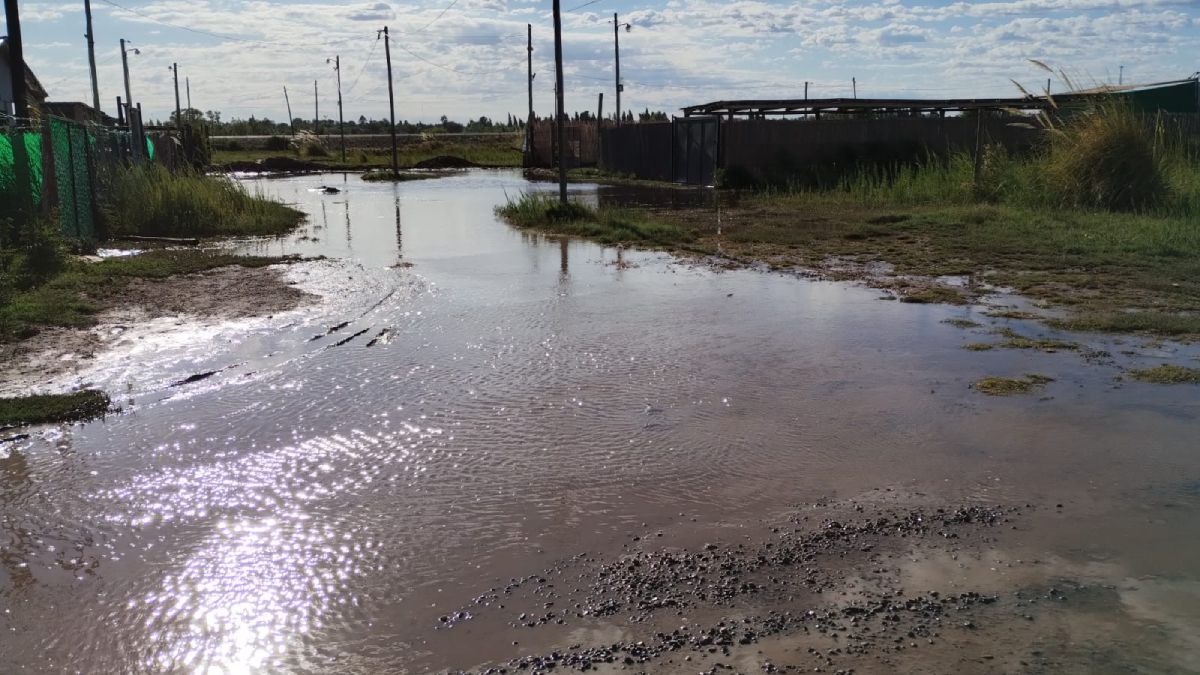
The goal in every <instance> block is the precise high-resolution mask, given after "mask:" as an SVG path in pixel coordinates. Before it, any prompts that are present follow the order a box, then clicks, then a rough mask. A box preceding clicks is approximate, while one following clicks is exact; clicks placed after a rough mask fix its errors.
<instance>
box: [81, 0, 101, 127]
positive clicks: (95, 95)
mask: <svg viewBox="0 0 1200 675" xmlns="http://www.w3.org/2000/svg"><path fill="white" fill-rule="evenodd" d="M83 14H84V19H85V21H86V22H87V35H85V36H84V37H86V38H87V49H88V68H89V70H91V73H92V106H93V107H94V108H95V109H96V120H95V121H96V122H99V121H100V119H101V117H100V85H99V84H98V83H97V81H96V41H95V40H94V39H93V36H92V0H83Z"/></svg>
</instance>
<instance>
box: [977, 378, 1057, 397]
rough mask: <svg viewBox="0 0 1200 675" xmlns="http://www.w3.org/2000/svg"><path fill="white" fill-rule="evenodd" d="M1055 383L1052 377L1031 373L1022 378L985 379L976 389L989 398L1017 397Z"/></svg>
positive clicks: (980, 381) (979, 382) (978, 383)
mask: <svg viewBox="0 0 1200 675" xmlns="http://www.w3.org/2000/svg"><path fill="white" fill-rule="evenodd" d="M1053 381H1054V378H1052V377H1047V376H1045V375H1039V374H1037V373H1031V374H1028V375H1026V376H1025V377H1022V378H1010V377H985V378H983V379H982V380H979V381H978V382H976V383H975V384H974V387H975V389H976V390H977V391H979V392H981V393H984V394H987V395H989V396H1015V395H1018V394H1028V393H1029V392H1031V391H1033V390H1034V389H1036V388H1038V387H1041V386H1043V385H1045V384H1048V383H1050V382H1053Z"/></svg>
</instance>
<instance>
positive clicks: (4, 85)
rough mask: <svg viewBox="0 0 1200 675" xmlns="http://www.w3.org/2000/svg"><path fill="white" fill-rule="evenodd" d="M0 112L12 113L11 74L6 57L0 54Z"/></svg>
mask: <svg viewBox="0 0 1200 675" xmlns="http://www.w3.org/2000/svg"><path fill="white" fill-rule="evenodd" d="M0 113H4V114H5V115H11V114H12V113H13V93H12V75H11V73H10V72H9V68H8V58H7V57H5V56H2V55H0Z"/></svg>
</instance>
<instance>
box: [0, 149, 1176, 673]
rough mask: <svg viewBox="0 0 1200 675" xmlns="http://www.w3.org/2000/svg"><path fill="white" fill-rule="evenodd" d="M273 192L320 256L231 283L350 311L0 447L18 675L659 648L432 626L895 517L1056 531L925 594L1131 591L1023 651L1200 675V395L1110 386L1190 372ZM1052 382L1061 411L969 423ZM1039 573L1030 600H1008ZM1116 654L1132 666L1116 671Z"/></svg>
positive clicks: (168, 349) (1069, 619)
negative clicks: (598, 577)
mask: <svg viewBox="0 0 1200 675" xmlns="http://www.w3.org/2000/svg"><path fill="white" fill-rule="evenodd" d="M248 182H249V183H250V184H251V185H252V186H253V187H254V188H256V189H262V190H264V191H266V192H268V193H271V194H275V195H278V196H280V197H281V198H283V199H285V200H287V201H291V202H295V203H297V204H299V205H300V207H301V208H303V209H305V210H306V211H307V212H308V213H309V214H310V222H309V225H308V226H307V227H306V228H305V229H304V231H302V232H300V233H298V234H297V235H295V236H292V237H288V238H284V239H279V240H270V241H260V242H251V243H248V244H244V245H242V246H241V248H242V249H243V250H246V251H248V252H253V253H262V254H281V253H300V254H304V255H313V256H315V255H323V256H325V257H326V259H325V260H323V261H320V262H315V263H306V264H302V265H296V266H293V267H292V268H290V269H289V270H288V271H287V274H289V275H290V278H292V279H293V280H295V281H296V283H297V284H299V285H300V286H301V287H302V288H305V289H307V290H312V291H313V292H317V293H321V294H324V295H325V296H326V300H325V301H324V302H323V303H322V304H320V305H319V306H317V307H315V308H305V309H301V310H298V311H295V312H288V313H285V314H281V315H278V316H274V317H268V318H262V319H256V320H247V321H242V322H231V323H230V324H228V325H224V326H220V327H196V328H195V329H194V330H190V331H188V330H185V331H183V332H180V331H175V332H174V333H169V334H165V335H160V334H158V333H154V334H153V335H152V336H151V337H150V338H148V340H149V341H141V343H140V344H133V345H130V346H127V347H125V348H124V350H123V351H118V352H116V355H115V356H113V357H112V358H109V359H107V360H106V359H104V358H101V359H100V360H99V361H98V363H97V366H96V368H95V369H94V370H93V371H91V372H89V373H88V375H87V379H88V380H89V381H90V382H92V383H94V384H97V385H99V386H101V387H102V388H104V389H105V390H106V391H109V392H110V393H111V394H112V395H113V398H114V401H116V402H117V403H118V404H119V405H120V406H121V407H122V408H123V412H122V413H121V414H116V415H112V416H109V417H108V418H107V419H105V420H103V421H97V422H94V423H90V424H85V425H74V426H64V427H55V428H43V429H38V430H34V431H33V432H32V434H31V437H30V438H28V439H23V440H14V441H9V442H6V443H4V444H2V445H0V659H2V662H3V665H2V666H0V670H3V671H4V672H24V671H30V672H89V673H96V672H223V673H235V672H264V671H270V672H312V673H324V672H354V673H357V672H397V673H421V672H430V671H439V670H456V669H474V668H480V667H484V666H488V665H495V664H503V663H504V662H506V661H508V660H509V659H511V658H514V657H516V656H519V655H521V654H525V653H530V652H531V651H533V650H538V651H539V652H540V651H549V650H550V649H554V648H558V647H566V646H568V645H567V643H568V642H572V643H574V642H586V641H587V640H589V639H595V640H608V641H611V639H610V638H609V637H606V636H609V635H611V631H613V630H616V631H618V632H619V633H621V634H629V632H630V631H632V634H633V635H634V637H635V638H636V635H637V633H636V630H635V629H633V628H631V627H630V626H627V625H624V624H623V623H622V622H621V621H620V617H611V618H610V619H609V620H608V621H607V622H605V621H603V620H600V619H596V620H595V621H593V622H592V623H585V624H584V625H583V626H582V627H580V626H575V628H577V629H579V630H576V631H575V632H569V633H568V632H560V633H551V634H550V635H547V636H542V637H539V636H538V635H539V634H535V633H533V632H529V631H528V629H517V628H513V627H511V626H509V625H508V624H507V623H505V622H504V621H503V620H501V621H490V622H489V621H488V620H487V619H486V617H480V619H479V621H470V620H468V621H465V622H463V623H461V624H459V625H457V626H454V627H453V628H442V627H441V626H440V625H439V624H440V619H439V617H442V616H445V615H446V614H448V613H452V612H455V611H457V610H459V609H460V608H461V607H464V606H467V605H469V604H470V603H471V601H472V599H473V598H475V597H476V596H478V595H480V594H481V593H484V592H485V591H487V590H488V589H489V588H491V587H495V586H497V585H498V584H499V585H503V584H504V582H505V580H508V579H510V578H516V577H522V576H524V575H530V574H536V573H539V571H540V570H543V569H546V568H548V567H550V566H552V565H554V564H555V563H556V562H557V561H560V560H563V559H565V558H569V557H571V556H574V555H576V554H579V553H582V552H589V553H591V554H593V555H596V556H600V557H605V556H608V557H611V558H614V559H615V558H617V557H619V556H620V555H621V553H622V551H623V547H624V546H626V545H628V544H629V542H630V541H631V536H635V535H641V536H647V535H648V533H655V532H661V531H666V532H668V533H671V534H670V536H672V537H675V538H676V539H678V540H680V541H689V540H690V541H696V542H704V541H708V540H723V541H737V540H738V539H739V538H740V537H742V536H743V533H745V532H749V531H751V530H753V529H754V528H756V527H759V526H760V525H762V524H763V523H765V522H769V521H770V520H771V519H772V518H774V517H775V516H776V515H777V514H779V513H781V512H782V511H784V510H785V509H788V508H790V507H793V506H795V505H797V504H804V503H812V502H818V501H822V500H839V499H861V498H864V495H870V494H876V493H879V492H881V491H882V492H888V491H890V492H891V493H892V494H896V495H913V499H920V500H924V501H925V502H930V501H932V502H934V503H937V504H941V505H947V506H956V505H961V504H976V503H978V504H1005V505H1020V506H1024V505H1030V507H1031V508H1030V511H1029V513H1028V514H1027V515H1026V516H1025V517H1024V518H1025V519H1024V520H1023V521H1022V522H1021V524H1020V527H1019V531H1015V532H1012V533H1010V534H1006V535H1004V536H1005V537H1007V538H1000V537H1001V535H999V534H997V541H995V542H994V543H992V544H991V545H990V547H989V548H988V549H987V550H986V551H982V552H980V553H979V554H978V555H977V556H975V557H974V558H972V560H974V564H970V561H969V560H968V557H967V556H964V557H963V558H962V559H959V557H958V556H953V557H950V556H945V557H938V556H937V555H928V556H914V557H911V558H909V559H908V561H907V562H906V563H905V564H904V566H903V569H902V576H903V578H904V579H907V580H908V582H909V583H910V584H912V585H916V586H919V587H929V588H935V587H937V586H938V585H939V584H951V585H955V586H958V587H974V586H978V587H979V588H980V591H981V592H986V591H987V590H988V589H991V590H992V591H993V592H1008V591H1010V590H1012V589H1014V588H1018V587H1020V586H1021V585H1022V584H1033V583H1036V580H1046V579H1058V578H1070V579H1074V580H1076V581H1078V582H1079V583H1085V584H1090V585H1091V586H1090V587H1094V588H1104V589H1109V590H1110V591H1111V593H1112V594H1114V597H1116V598H1117V599H1116V600H1114V601H1113V602H1112V603H1111V604H1110V605H1106V606H1105V608H1104V609H1103V611H1099V610H1096V609H1095V608H1094V607H1092V608H1090V609H1088V610H1087V611H1083V610H1081V611H1079V612H1077V613H1071V612H1065V613H1064V611H1062V610H1056V611H1057V612H1058V613H1057V614H1055V615H1054V616H1052V617H1047V618H1046V619H1045V622H1039V623H1038V624H1037V627H1038V628H1037V631H1041V632H1040V634H1038V635H1032V634H1031V629H1028V628H1025V629H1021V630H1017V629H1016V628H1014V629H1012V630H1010V631H1008V632H1005V633H1003V635H1004V636H1007V637H1006V638H1005V639H1008V640H1009V641H1010V642H1011V646H1012V649H1014V650H1016V651H1020V650H1021V649H1025V648H1028V645H1029V644H1032V643H1033V641H1039V642H1038V644H1039V650H1040V652H1042V653H1050V654H1058V658H1059V660H1058V661H1057V663H1058V664H1059V665H1060V666H1062V667H1061V668H1052V669H1050V670H1051V671H1054V670H1070V669H1071V668H1070V667H1068V666H1072V665H1074V666H1078V668H1080V669H1081V672H1083V671H1087V670H1092V669H1093V668H1092V666H1096V665H1097V664H1101V666H1102V667H1097V668H1095V669H1097V670H1104V669H1105V667H1109V666H1111V667H1112V668H1113V669H1114V670H1117V671H1121V672H1129V671H1143V672H1187V671H1188V670H1194V669H1200V642H1198V641H1197V640H1196V638H1195V636H1196V635H1200V616H1198V615H1197V611H1196V607H1197V606H1200V602H1198V600H1200V517H1198V516H1200V433H1198V432H1200V424H1198V422H1197V417H1198V415H1200V395H1198V394H1200V392H1198V391H1197V388H1196V387H1186V386H1185V387H1164V386H1154V385H1148V384H1139V383H1134V382H1130V381H1119V380H1118V379H1116V377H1117V376H1118V375H1119V374H1120V372H1121V369H1122V368H1124V367H1127V366H1130V365H1139V366H1146V365H1157V364H1158V363H1163V362H1170V363H1181V364H1186V363H1188V362H1194V359H1195V358H1196V355H1197V353H1198V352H1197V351H1196V350H1195V349H1193V348H1189V347H1184V346H1178V345H1172V344H1170V343H1167V344H1144V342H1145V341H1143V340H1137V339H1126V340H1114V339H1112V338H1101V337H1097V336H1073V337H1074V338H1075V339H1077V340H1081V341H1083V342H1084V343H1085V344H1086V347H1087V349H1086V350H1085V352H1086V354H1080V353H1074V352H1059V353H1054V354H1047V353H1040V352H1030V351H1019V350H993V351H991V352H983V353H976V352H969V351H966V350H963V349H962V348H961V347H962V345H963V344H965V343H966V342H972V341H979V340H987V339H988V337H987V335H986V331H987V329H989V328H992V327H995V326H1009V327H1012V328H1014V329H1017V330H1019V331H1021V332H1023V333H1027V334H1030V335H1034V334H1041V333H1044V332H1045V329H1043V328H1040V327H1038V326H1036V325H1032V324H1027V323H1023V322H1019V321H1007V320H997V319H990V318H988V317H985V316H983V315H982V314H981V310H980V308H956V307H948V306H926V305H908V304H900V303H896V302H884V301H882V300H880V299H879V293H878V292H876V291H872V290H871V289H868V288H864V287H861V286H856V285H853V284H845V283H832V282H824V281H816V280H811V279H804V278H796V277H793V276H789V275H783V274H770V273H763V272H758V271H752V270H738V271H719V270H715V269H712V268H711V267H709V266H706V265H703V264H697V263H693V262H689V261H682V260H677V259H673V258H671V257H670V256H667V255H665V254H659V253H650V252H639V251H632V250H624V251H621V250H617V249H613V248H602V247H600V246H597V245H594V244H590V243H587V242H583V241H577V240H570V241H567V240H560V239H557V238H553V237H543V236H538V235H534V234H528V233H523V232H519V231H516V230H514V229H512V228H510V227H507V226H505V225H504V224H502V223H500V222H498V221H497V220H496V218H495V217H494V215H493V212H492V210H493V207H494V206H495V205H496V204H497V203H501V202H503V200H504V199H505V195H506V194H507V195H516V194H518V193H519V192H521V191H522V190H529V189H552V187H553V186H537V185H531V184H528V183H526V182H525V181H524V180H523V179H521V178H520V176H519V174H517V173H514V172H503V171H499V172H497V171H475V172H470V173H467V174H464V175H461V176H456V177H452V178H444V179H437V180H430V181H421V182H410V183H402V184H398V185H383V184H368V183H363V182H361V181H360V180H358V179H357V177H355V176H353V175H351V176H346V177H343V176H329V175H327V176H308V177H297V178H287V179H258V180H251V181H248ZM322 185H334V186H336V187H338V188H340V189H341V190H342V192H341V193H340V194H324V193H322V192H319V191H317V190H316V188H318V187H319V186H322ZM573 189H574V190H575V191H577V192H579V193H581V194H583V195H584V196H585V197H586V198H589V199H590V198H593V197H592V195H594V194H595V193H596V188H595V187H594V186H579V187H576V188H573ZM616 192H618V193H619V191H616ZM607 196H611V197H612V198H614V199H620V198H621V197H620V194H615V195H606V197H607ZM949 318H972V319H975V320H977V321H979V322H980V323H981V324H984V327H983V328H979V329H973V330H962V329H959V328H956V327H953V326H950V325H947V324H946V323H943V321H944V320H946V319H949ZM154 336H158V337H154ZM1101 352H1103V353H1101ZM213 371H216V373H215V374H214V375H211V376H209V377H205V378H203V379H199V380H196V381H194V382H184V381H185V380H186V378H188V376H190V375H193V374H197V373H210V372H213ZM1034 372H1036V373H1042V374H1045V375H1049V376H1051V377H1053V378H1055V381H1054V382H1052V383H1050V384H1048V385H1047V386H1046V387H1045V389H1044V390H1042V391H1041V392H1040V393H1039V394H1035V395H1032V396H1021V397H1013V398H991V397H987V396H983V395H981V394H979V393H977V392H975V391H973V390H971V389H970V388H969V385H970V384H971V383H972V382H973V381H975V380H977V379H979V378H981V377H984V376H989V375H1005V376H1019V375H1021V374H1024V373H1034ZM181 382H184V383H183V384H180V383H181ZM898 499H900V498H898ZM1060 505H1061V506H1060ZM1018 559H1021V560H1036V561H1037V563H1038V564H1037V566H1035V567H1033V568H1030V569H1025V568H1021V569H1020V570H1019V571H1011V572H1004V573H997V572H996V567H997V565H996V562H995V561H996V560H1009V561H1012V560H1018ZM1005 569H1008V568H1007V566H1006V567H1005ZM497 580H499V581H497ZM973 585H974V586H973ZM504 618H506V619H511V617H504ZM996 622H997V623H1000V619H996ZM1047 627H1050V628H1047ZM564 630H565V629H564ZM522 631H524V632H522ZM606 631H608V632H606ZM1037 631H1034V632H1037ZM1047 631H1048V632H1047ZM1053 636H1058V637H1053ZM1114 640H1115V641H1117V642H1114ZM1121 640H1124V641H1126V642H1125V643H1120V641H1121ZM517 642H519V643H520V644H516V643H517ZM1118 643H1119V644H1128V646H1129V648H1128V649H1127V650H1125V651H1122V652H1121V654H1122V656H1121V658H1123V659H1126V660H1125V661H1120V660H1119V659H1118V660H1117V661H1105V660H1102V659H1097V658H1096V655H1097V654H1101V653H1103V654H1106V655H1107V656H1106V658H1109V657H1111V654H1110V652H1111V651H1114V650H1113V649H1112V645H1113V644H1118ZM978 648H979V649H1001V650H1003V649H1004V647H997V646H996V645H990V646H988V645H982V646H979V647H978ZM764 649H767V650H768V651H769V650H771V649H774V650H776V651H780V652H786V649H785V648H784V647H782V646H780V645H777V644H771V645H766V646H765V647H764ZM1055 650H1058V651H1057V652H1056V651H1055ZM777 658H785V659H786V657H785V656H784V657H777ZM913 658H914V659H915V658H916V657H915V656H914V657H913ZM921 663H922V662H921V661H920V660H914V661H909V662H907V666H906V668H907V669H908V670H909V671H910V672H922V671H923V670H927V669H926V668H922V667H921ZM981 663H982V662H981ZM1013 663H1015V662H1013ZM1103 664H1108V665H1107V666H1104V665H1103ZM739 667H740V666H739ZM955 667H956V668H958V669H959V670H960V671H962V670H965V671H971V670H973V668H972V667H965V668H964V667H963V666H962V664H961V663H956V666H955ZM644 668H646V669H648V670H649V671H655V670H656V668H655V667H654V666H653V665H650V666H645V667H644ZM664 668H665V666H664ZM752 670H753V668H749V667H747V668H746V671H747V672H750V671H752ZM928 670H936V668H932V667H931V668H928ZM979 670H983V668H982V667H980V668H979ZM689 672H693V671H689ZM860 672H861V671H860Z"/></svg>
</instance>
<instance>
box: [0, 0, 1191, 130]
mask: <svg viewBox="0 0 1200 675" xmlns="http://www.w3.org/2000/svg"><path fill="white" fill-rule="evenodd" d="M585 2H586V0H574V1H572V0H566V1H564V2H563V9H564V10H573V11H566V13H565V14H564V55H565V61H566V87H565V91H566V94H567V108H568V110H585V109H586V110H594V109H595V107H596V97H597V94H598V93H599V92H602V91H603V92H604V94H605V101H604V105H605V110H606V112H608V113H611V111H612V106H613V70H612V69H613V64H612V57H613V48H612V39H613V38H612V27H611V25H610V24H609V23H608V21H609V20H610V19H611V17H612V13H613V12H614V11H617V12H619V13H620V15H621V20H622V22H625V21H629V22H630V23H631V24H632V26H633V27H632V29H631V30H630V31H629V32H622V33H621V73H622V76H623V79H624V81H625V92H624V93H623V94H622V103H623V105H624V107H625V108H630V107H632V108H635V109H638V110H641V109H643V108H646V107H650V108H651V109H664V110H668V111H675V110H677V109H678V108H679V107H681V106H683V105H688V104H692V103H700V102H704V101H709V100H714V99H722V98H755V97H798V96H802V95H803V90H804V82H806V81H809V82H812V84H811V85H810V95H811V96H813V97H830V96H843V95H849V94H850V90H851V78H857V81H858V94H859V96H912V97H922V98H941V97H952V96H954V97H957V96H1007V95H1013V94H1015V93H1016V88H1015V86H1014V85H1013V84H1012V83H1011V82H1010V81H1009V78H1012V79H1015V80H1018V81H1020V82H1022V83H1023V84H1025V85H1026V86H1028V87H1030V88H1039V89H1040V88H1041V87H1044V86H1045V79H1046V74H1045V73H1044V72H1042V71H1039V70H1038V69H1037V68H1035V67H1034V66H1032V65H1031V64H1030V63H1029V61H1028V59H1040V60H1042V61H1045V62H1046V63H1048V64H1050V65H1052V66H1054V67H1055V68H1062V69H1064V70H1065V71H1066V72H1067V73H1068V75H1069V76H1070V77H1072V78H1073V79H1075V80H1076V81H1077V82H1079V83H1084V84H1089V85H1090V84H1094V83H1102V82H1116V80H1117V78H1118V73H1119V69H1120V66H1122V65H1124V66H1125V71H1124V72H1125V81H1126V82H1127V83H1128V82H1131V81H1132V82H1151V81H1159V80H1168V79H1179V78H1183V77H1187V76H1188V75H1190V74H1191V73H1193V72H1195V71H1197V70H1200V0H997V1H994V2H942V1H935V0H926V1H924V2H918V1H910V0H885V1H883V2H860V1H857V0H818V1H813V2H791V3H788V2H759V1H749V0H735V1H734V2H712V1H708V0H670V1H669V2H665V3H635V2H626V1H623V0H622V1H609V0H598V1H596V2H591V3H587V4H586V5H584V3H585ZM113 3H115V4H113ZM580 5H584V6H580ZM550 7H551V4H550V2H546V1H543V0H458V1H454V0H436V1H433V2H385V1H382V0H347V1H341V2H337V1H335V2H330V1H328V0H326V1H323V2H297V1H292V2H285V1H283V0H111V2H110V1H109V0H93V13H94V16H95V35H96V49H97V60H98V62H99V65H98V69H99V76H100V95H101V100H102V103H103V105H104V106H105V107H106V108H107V109H110V111H111V109H112V108H113V107H114V103H113V101H114V97H115V96H117V95H118V94H121V89H122V80H121V65H120V54H119V49H118V46H117V44H118V39H119V38H122V37H123V38H126V39H129V40H131V41H132V42H133V45H134V46H135V47H137V48H138V49H140V50H141V53H140V54H138V55H136V56H133V57H131V64H130V67H131V71H132V81H133V82H132V89H133V93H134V99H135V100H138V101H141V102H142V106H143V109H144V110H145V112H146V113H147V115H148V116H150V117H151V118H155V117H158V118H165V117H166V116H167V114H168V113H169V111H170V110H171V109H172V108H173V106H174V94H173V91H172V87H171V74H170V71H169V66H170V64H171V63H172V62H178V63H179V67H180V73H181V77H182V76H184V75H186V76H189V77H190V78H191V83H192V100H193V105H194V106H195V107H197V108H201V109H204V110H219V111H221V113H222V117H223V118H225V119H228V118H231V117H248V116H250V115H256V116H258V117H262V116H269V117H272V118H276V119H283V118H285V117H286V110H285V107H284V100H283V89H282V88H283V87H284V86H287V88H288V91H289V94H290V95H291V101H292V110H293V113H294V114H295V115H296V116H303V117H311V115H312V113H313V80H314V79H315V80H317V81H318V91H319V103H320V107H321V112H322V117H325V116H326V113H329V114H330V115H336V92H335V84H334V82H335V81H334V73H333V69H332V66H330V65H327V64H326V63H325V60H326V58H330V57H333V56H334V55H335V54H340V55H341V58H342V79H343V89H344V91H345V108H346V116H347V117H348V118H357V117H358V116H359V115H366V116H368V117H382V116H385V115H386V114H387V82H386V76H385V70H384V58H383V47H382V44H381V43H379V42H378V41H377V40H376V31H377V30H378V29H380V28H382V27H383V26H384V25H385V24H386V25H388V26H390V31H391V32H392V34H393V37H394V40H393V52H392V58H393V65H394V68H395V73H396V74H395V80H396V87H397V95H398V98H397V118H400V119H409V120H418V119H420V120H427V121H428V120H435V119H437V118H438V117H440V116H442V115H448V116H449V117H451V118H454V119H462V120H465V119H466V118H467V117H478V116H479V115H487V116H489V117H493V118H494V117H500V118H503V117H505V115H506V114H508V113H510V112H511V113H514V114H523V113H524V111H525V109H526V89H525V25H526V24H527V23H532V24H533V36H534V49H535V51H534V70H535V71H536V72H537V73H538V76H537V78H536V79H535V90H534V91H535V107H536V109H537V110H538V111H539V113H541V114H546V113H548V112H549V111H550V110H551V106H552V87H553V81H554V77H553V70H554V69H553V32H552V24H551V18H550V17H551V14H550ZM21 11H22V27H23V31H24V36H25V43H26V47H25V48H26V58H27V59H28V61H29V63H30V65H31V67H33V68H34V70H35V72H36V73H37V74H38V77H39V78H40V79H41V81H42V83H43V84H44V85H45V86H46V88H47V89H48V90H49V91H50V93H51V97H52V98H53V99H55V100H80V101H88V100H90V98H91V96H90V85H89V83H88V78H87V54H86V47H85V42H84V39H83V33H84V19H83V0H50V1H42V2H25V1H22V2H21ZM5 32H6V29H5V28H4V27H0V34H4V33H5ZM1061 86H1062V85H1061V83H1060V82H1059V81H1058V80H1057V79H1056V81H1055V84H1054V87H1055V89H1058V88H1060V87H1061Z"/></svg>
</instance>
